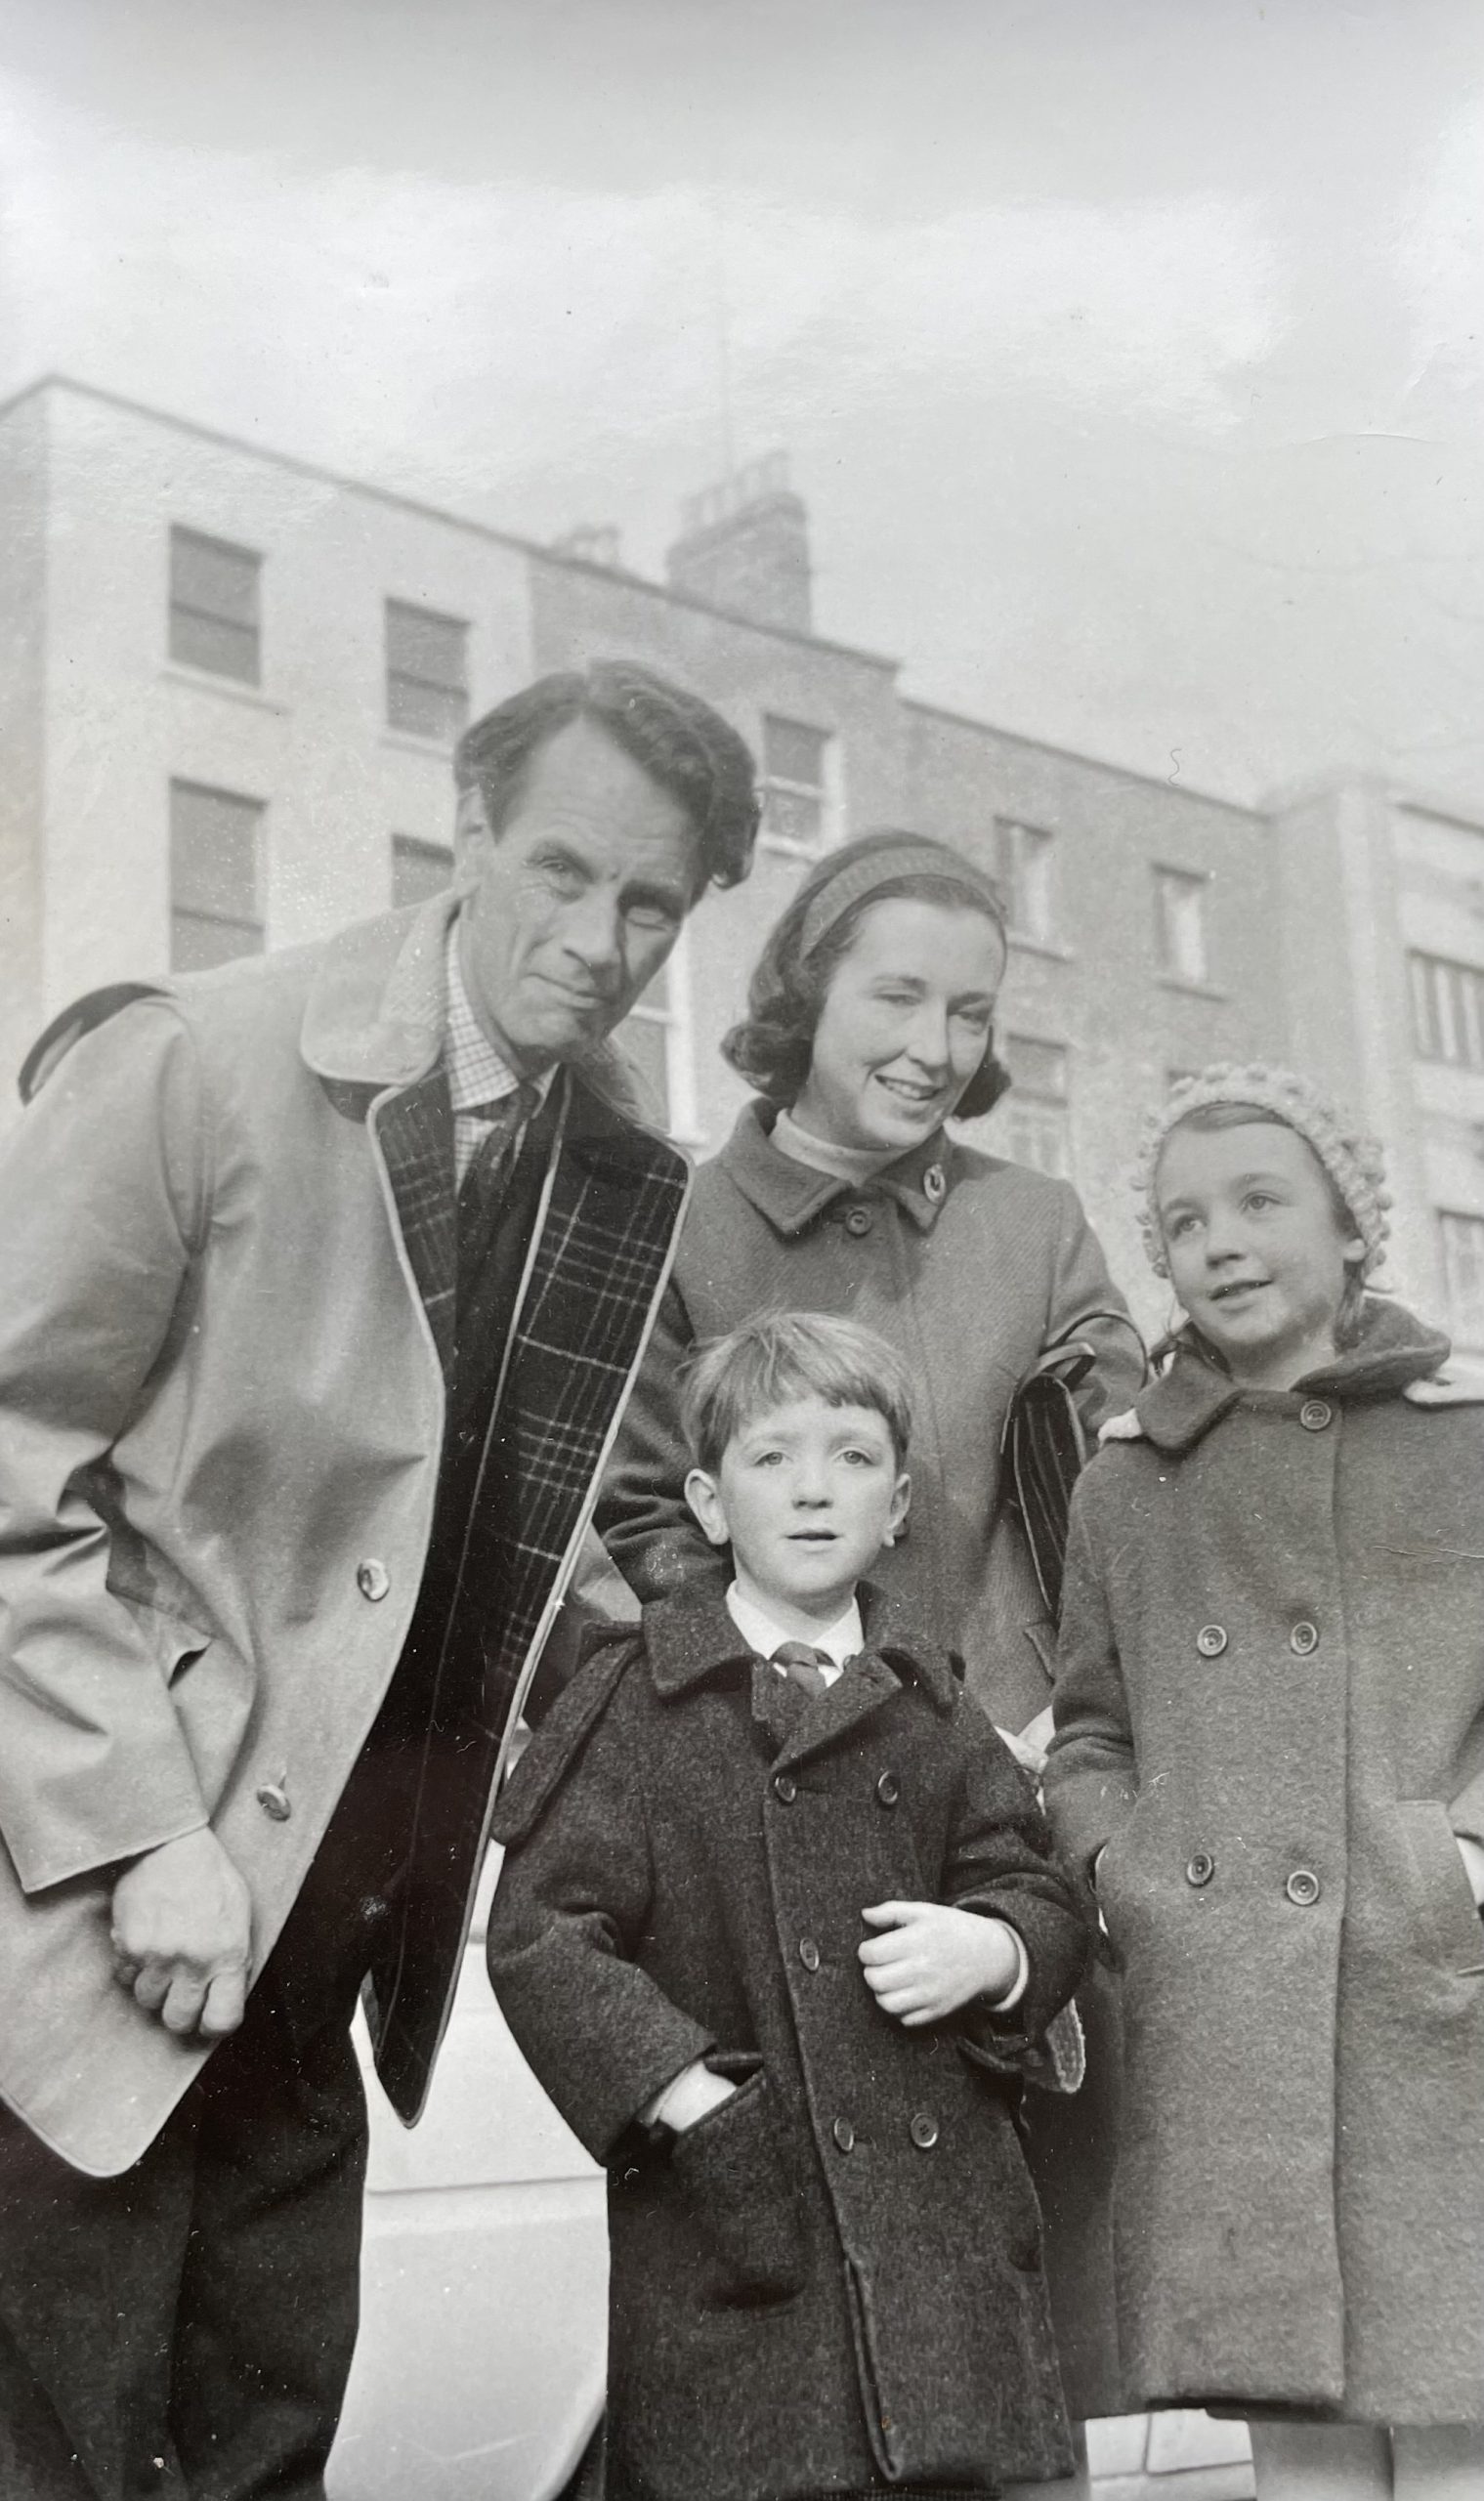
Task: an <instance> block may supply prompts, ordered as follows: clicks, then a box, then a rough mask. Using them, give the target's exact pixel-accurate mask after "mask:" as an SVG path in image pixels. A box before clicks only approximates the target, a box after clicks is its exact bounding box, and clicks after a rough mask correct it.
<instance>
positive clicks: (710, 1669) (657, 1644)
mask: <svg viewBox="0 0 1484 2501" xmlns="http://www.w3.org/2000/svg"><path fill="white" fill-rule="evenodd" d="M858 1594H859V1597H860V1602H861V1620H862V1623H863V1625H864V1626H865V1630H866V1647H865V1649H864V1651H863V1652H862V1654H861V1657H860V1660H859V1661H858V1662H852V1664H851V1666H850V1668H849V1670H848V1671H847V1673H846V1674H844V1675H843V1676H841V1677H839V1678H838V1680H837V1681H836V1682H835V1683H834V1684H832V1685H831V1686H830V1688H829V1691H828V1693H827V1695H825V1696H823V1697H822V1698H821V1700H820V1702H819V1703H818V1704H817V1705H816V1707H815V1708H814V1709H813V1710H812V1711H811V1712H810V1714H809V1730H810V1734H809V1743H808V1746H807V1747H803V1746H801V1745H800V1743H799V1741H798V1740H797V1739H796V1740H794V1741H793V1742H792V1744H791V1745H790V1746H789V1747H787V1748H785V1749H784V1751H785V1752H786V1753H797V1752H800V1751H808V1750H809V1749H810V1748H812V1746H813V1745H814V1744H815V1743H817V1742H818V1743H828V1742H829V1740H830V1739H831V1738H832V1737H835V1736H838V1735H839V1733H840V1731H841V1728H842V1727H844V1726H847V1725H848V1724H849V1721H850V1719H851V1718H852V1717H856V1716H859V1715H858V1713H855V1712H850V1711H847V1710H844V1708H843V1706H841V1711H838V1712H830V1711H828V1710H827V1707H826V1706H827V1704H828V1703H830V1702H832V1701H834V1700H835V1698H836V1697H837V1696H840V1695H843V1694H845V1693H846V1692H847V1690H848V1689H851V1688H853V1689H854V1690H855V1691H856V1693H857V1694H858V1695H859V1696H860V1698H861V1701H862V1702H864V1703H865V1704H866V1707H867V1708H869V1709H870V1710H874V1709H875V1708H876V1705H877V1704H878V1703H879V1702H882V1701H885V1700H886V1699H888V1697H889V1696H890V1695H891V1694H893V1693H895V1692H896V1691H897V1690H898V1689H899V1687H900V1685H901V1683H902V1681H903V1678H904V1676H906V1675H909V1674H910V1675H911V1676H912V1678H914V1679H915V1681H916V1682H917V1683H918V1684H920V1685H921V1687H922V1689H923V1691H924V1692H925V1693H926V1695H927V1697H928V1700H929V1701H930V1702H931V1703H932V1705H933V1707H934V1709H935V1710H937V1711H941V1712H944V1713H947V1712H950V1711H952V1710H953V1708H954V1703H955V1701H956V1700H957V1697H958V1692H959V1680H958V1675H957V1673H956V1671H955V1669H954V1660H953V1656H952V1653H951V1652H949V1651H948V1650H946V1649H944V1647H943V1645H942V1643H941V1642H937V1641H934V1640H932V1639H931V1638H929V1637H928V1636H927V1635H926V1634H924V1633H919V1632H918V1631H917V1629H916V1627H915V1626H914V1625H913V1624H912V1621H911V1620H910V1618H908V1617H907V1616H906V1615H905V1614H904V1613H903V1612H902V1611H901V1610H899V1609H898V1608H897V1607H895V1606H894V1605H893V1603H892V1601H891V1599H890V1598H888V1597H886V1596H884V1595H883V1594H882V1592H881V1591H880V1590H876V1589H872V1587H871V1586H870V1584H869V1581H863V1582H862V1584H861V1587H860V1590H859V1592H858ZM644 1642H645V1651H646V1655H647V1657H648V1660H649V1669H650V1675H651V1678H652V1680H653V1682H654V1686H655V1690H656V1692H657V1693H658V1694H660V1695H662V1696H664V1697H665V1698H666V1699H667V1700H669V1699H673V1698H674V1697H675V1696H676V1695H679V1694H682V1693H686V1692H688V1691H689V1690H690V1689H691V1687H692V1686H693V1685H698V1684H700V1683H702V1682H703V1681H704V1679H705V1678H706V1677H707V1676H711V1675H716V1674H720V1673H721V1672H722V1670H724V1669H727V1668H750V1666H751V1663H752V1660H753V1657H754V1656H755V1653H754V1652H753V1651H751V1650H749V1649H748V1647H747V1645H746V1643H745V1641H743V1639H742V1634H741V1633H740V1632H738V1630H737V1627H736V1625H735V1624H734V1623H733V1621H732V1618H731V1615H730V1614H729V1613H728V1610H727V1604H726V1599H725V1597H724V1595H723V1594H722V1591H721V1590H720V1589H719V1588H710V1589H706V1590H689V1591H682V1592H680V1593H678V1594H677V1595H676V1596H674V1597H668V1598H660V1599H658V1600H657V1601H656V1602H655V1603H654V1604H653V1605H651V1606H647V1607H646V1608H645V1610H644ZM842 1713H843V1716H842ZM816 1730H818V1731H819V1732H820V1734H819V1736H818V1737H816V1735H815V1731H816Z"/></svg>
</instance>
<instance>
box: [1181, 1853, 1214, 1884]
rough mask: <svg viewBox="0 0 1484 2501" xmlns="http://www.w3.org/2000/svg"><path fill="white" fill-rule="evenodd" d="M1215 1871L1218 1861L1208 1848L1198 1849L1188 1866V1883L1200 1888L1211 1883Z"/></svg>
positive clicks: (1186, 1874)
mask: <svg viewBox="0 0 1484 2501" xmlns="http://www.w3.org/2000/svg"><path fill="white" fill-rule="evenodd" d="M1215 1872H1216V1862H1215V1860H1214V1859H1213V1858H1212V1856H1211V1854H1210V1851H1209V1850H1208V1849H1198V1850H1197V1852H1196V1854H1195V1856H1194V1858H1193V1859H1191V1860H1190V1862H1189V1864H1188V1866H1187V1867H1186V1870H1185V1882H1186V1884H1187V1885H1194V1886H1196V1887H1197V1889H1198V1890H1199V1888H1200V1887H1201V1886H1203V1885H1208V1884H1209V1883H1210V1880H1211V1878H1212V1877H1213V1876H1214V1874H1215Z"/></svg>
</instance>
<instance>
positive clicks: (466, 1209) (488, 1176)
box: [458, 1085, 536, 1251]
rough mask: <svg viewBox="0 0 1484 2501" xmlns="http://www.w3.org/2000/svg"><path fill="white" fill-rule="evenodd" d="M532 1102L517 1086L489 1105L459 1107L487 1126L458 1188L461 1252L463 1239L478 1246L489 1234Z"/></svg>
mask: <svg viewBox="0 0 1484 2501" xmlns="http://www.w3.org/2000/svg"><path fill="white" fill-rule="evenodd" d="M535 1101H536V1093H535V1087H534V1086H533V1085H517V1086H516V1087H515V1088H514V1090H513V1091H512V1092H511V1093H509V1094H500V1095H498V1096H496V1098H495V1100H494V1101H493V1102H492V1103H466V1104H465V1105H464V1107H463V1114H464V1116H465V1117H467V1118H469V1119H471V1120H480V1121H488V1123H489V1126H488V1129H487V1130H486V1132H485V1135H484V1136H483V1137H482V1138H481V1139H480V1142H479V1144H478V1146H477V1147H476V1148H475V1150H474V1153H473V1154H472V1155H471V1156H470V1158H469V1164H468V1168H467V1170H466V1171H465V1173H464V1177H463V1179H462V1181H460V1183H459V1185H458V1231H459V1248H460V1250H461V1251H462V1250H463V1248H464V1245H465V1240H466V1237H472V1240H473V1242H474V1244H476V1245H481V1244H483V1242H484V1240H485V1237H486V1235H487V1233H488V1230H489V1220H490V1217H491V1216H492V1215H493V1213H494V1208H495V1203H496V1201H497V1200H498V1198H499V1194H500V1187H501V1184H502V1182H503V1180H504V1177H505V1166H506V1164H507V1162H508V1160H509V1157H510V1151H511V1148H512V1147H513V1146H514V1144H515V1141H516V1139H517V1137H518V1136H519V1135H520V1132H521V1130H522V1129H523V1128H524V1127H525V1125H526V1123H527V1122H528V1121H529V1120H530V1115H531V1113H532V1112H533V1111H534V1109H535Z"/></svg>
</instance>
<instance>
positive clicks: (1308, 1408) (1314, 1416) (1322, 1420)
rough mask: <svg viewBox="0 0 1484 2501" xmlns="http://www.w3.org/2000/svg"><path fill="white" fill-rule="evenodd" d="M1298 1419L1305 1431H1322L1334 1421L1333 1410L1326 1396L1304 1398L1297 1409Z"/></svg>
mask: <svg viewBox="0 0 1484 2501" xmlns="http://www.w3.org/2000/svg"><path fill="white" fill-rule="evenodd" d="M1298 1420H1299V1422H1300V1424H1301V1425H1302V1426H1303V1429H1304V1431H1305V1432H1306V1433H1322V1432H1323V1431H1324V1429H1325V1426H1326V1425H1327V1424H1333V1423H1334V1421H1335V1410H1334V1408H1333V1407H1332V1406H1331V1405H1330V1402H1329V1400H1328V1398H1306V1399H1305V1400H1304V1402H1303V1405H1302V1406H1301V1407H1300V1408H1299V1410H1298Z"/></svg>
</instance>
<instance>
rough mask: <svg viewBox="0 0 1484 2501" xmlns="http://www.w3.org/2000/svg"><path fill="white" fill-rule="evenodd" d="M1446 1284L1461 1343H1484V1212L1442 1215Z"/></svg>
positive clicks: (1452, 1321) (1452, 1319)
mask: <svg viewBox="0 0 1484 2501" xmlns="http://www.w3.org/2000/svg"><path fill="white" fill-rule="evenodd" d="M1438 1229H1439V1231H1440V1233H1441V1235H1442V1242H1443V1287H1444V1292H1445V1293H1446V1295H1447V1298H1448V1318H1449V1324H1450V1327H1451V1330H1452V1333H1453V1335H1454V1336H1455V1337H1456V1338H1457V1340H1458V1342H1459V1343H1460V1345H1463V1346H1484V1215H1449V1214H1446V1213H1444V1214H1440V1215H1439V1217H1438Z"/></svg>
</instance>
